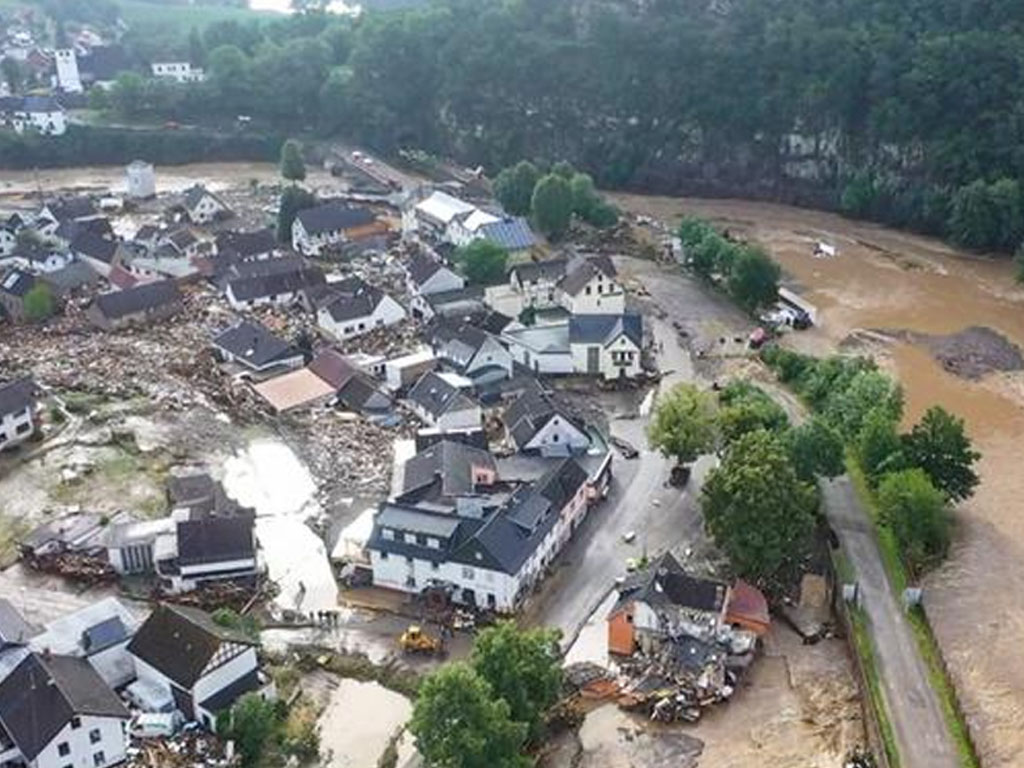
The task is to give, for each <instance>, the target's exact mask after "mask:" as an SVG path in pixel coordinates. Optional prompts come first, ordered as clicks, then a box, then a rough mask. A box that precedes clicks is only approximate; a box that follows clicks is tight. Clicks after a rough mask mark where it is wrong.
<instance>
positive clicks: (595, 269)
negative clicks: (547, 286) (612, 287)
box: [559, 256, 617, 295]
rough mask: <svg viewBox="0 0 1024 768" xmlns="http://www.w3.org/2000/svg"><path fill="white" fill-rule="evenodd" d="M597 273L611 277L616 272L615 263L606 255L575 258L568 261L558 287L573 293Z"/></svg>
mask: <svg viewBox="0 0 1024 768" xmlns="http://www.w3.org/2000/svg"><path fill="white" fill-rule="evenodd" d="M598 273H600V274H603V275H604V276H605V277H607V278H609V279H611V278H614V277H615V276H616V274H617V272H616V269H615V265H614V264H613V263H612V260H611V259H610V258H608V257H607V256H591V257H589V258H575V259H573V260H572V261H570V262H569V264H568V266H567V267H566V270H565V277H564V278H562V282H561V283H559V287H560V288H561V289H562V290H563V291H565V292H566V293H568V294H571V295H575V294H577V293H579V292H580V291H581V290H583V287H584V286H585V285H586V284H587V283H589V282H590V281H591V280H592V279H593V278H594V277H596V276H597V275H598Z"/></svg>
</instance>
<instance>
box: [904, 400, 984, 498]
mask: <svg viewBox="0 0 1024 768" xmlns="http://www.w3.org/2000/svg"><path fill="white" fill-rule="evenodd" d="M903 448H904V451H905V453H906V458H907V462H908V463H909V464H910V465H912V466H915V467H920V468H921V469H923V470H924V471H925V473H926V474H927V475H928V477H929V478H930V479H931V481H932V484H933V485H934V486H935V487H936V488H938V489H939V490H940V491H942V492H943V493H944V494H946V497H947V498H949V499H951V500H953V501H963V500H964V499H967V498H970V496H971V495H972V494H973V493H974V488H975V486H977V485H978V475H977V473H976V472H975V471H974V464H975V462H977V460H978V459H980V458H981V454H980V453H978V452H977V451H975V450H974V448H973V446H972V445H971V440H970V438H969V437H967V433H966V432H965V430H964V421H963V419H960V418H957V417H956V416H953V415H952V414H950V413H949V412H948V411H946V410H945V409H944V408H942V407H940V406H937V405H936V406H933V407H931V408H929V409H928V410H927V411H926V412H925V414H924V416H923V417H921V421H919V422H918V423H917V424H915V425H914V427H913V428H912V429H911V430H910V433H909V434H908V435H905V436H904V439H903Z"/></svg>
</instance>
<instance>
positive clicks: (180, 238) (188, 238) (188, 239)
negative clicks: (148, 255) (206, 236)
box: [163, 227, 199, 253]
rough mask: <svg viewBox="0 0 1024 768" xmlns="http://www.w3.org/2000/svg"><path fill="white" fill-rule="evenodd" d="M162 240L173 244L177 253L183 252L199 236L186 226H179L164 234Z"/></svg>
mask: <svg viewBox="0 0 1024 768" xmlns="http://www.w3.org/2000/svg"><path fill="white" fill-rule="evenodd" d="M163 240H164V241H165V242H166V243H168V244H170V245H172V246H174V248H175V249H177V251H178V252H179V253H182V252H184V251H185V250H186V249H188V248H189V247H190V246H192V245H194V244H196V243H198V242H199V238H198V237H196V236H195V234H193V232H192V230H191V229H189V228H188V227H181V228H180V229H176V230H174V231H173V232H171V233H170V234H167V235H164V237H163Z"/></svg>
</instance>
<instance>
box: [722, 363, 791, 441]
mask: <svg viewBox="0 0 1024 768" xmlns="http://www.w3.org/2000/svg"><path fill="white" fill-rule="evenodd" d="M718 402H719V405H720V408H719V411H718V424H719V430H720V432H721V435H722V442H723V443H725V444H726V445H728V444H729V443H731V442H732V441H733V440H736V439H737V438H739V437H740V436H742V435H745V434H746V433H747V432H753V431H754V430H756V429H764V430H767V431H769V432H781V431H782V430H784V429H785V428H786V427H788V426H789V417H788V416H787V415H786V412H785V410H783V408H782V406H781V405H779V404H778V403H776V402H775V401H774V400H773V399H772V398H771V396H770V395H768V393H766V392H765V391H764V390H762V389H760V388H758V387H756V386H754V385H753V384H751V383H749V382H747V381H742V380H739V379H736V380H734V381H732V382H730V383H729V384H728V385H727V386H726V387H725V389H723V390H722V391H721V392H720V393H719V395H718Z"/></svg>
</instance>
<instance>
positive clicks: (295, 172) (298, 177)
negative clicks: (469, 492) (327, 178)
mask: <svg viewBox="0 0 1024 768" xmlns="http://www.w3.org/2000/svg"><path fill="white" fill-rule="evenodd" d="M281 176H282V177H284V178H285V179H288V181H291V182H296V181H302V180H303V179H305V178H306V163H305V162H304V161H303V159H302V146H301V145H300V144H299V142H297V141H296V140H295V139H288V141H286V142H285V143H284V144H282V145H281Z"/></svg>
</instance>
